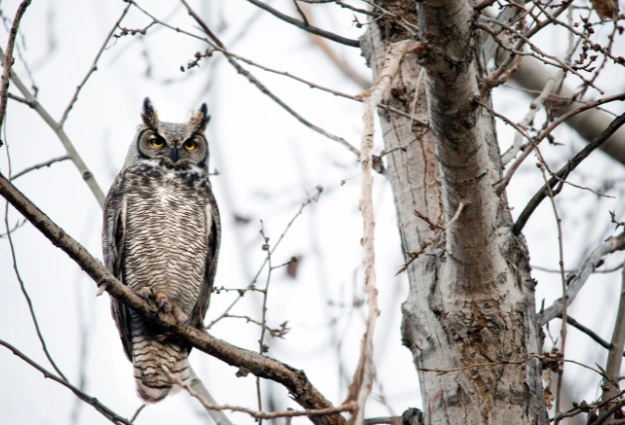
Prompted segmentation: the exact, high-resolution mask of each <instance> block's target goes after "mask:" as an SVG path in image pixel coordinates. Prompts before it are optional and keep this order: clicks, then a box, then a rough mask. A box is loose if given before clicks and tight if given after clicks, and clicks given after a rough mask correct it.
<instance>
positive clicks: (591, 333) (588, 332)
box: [558, 314, 625, 356]
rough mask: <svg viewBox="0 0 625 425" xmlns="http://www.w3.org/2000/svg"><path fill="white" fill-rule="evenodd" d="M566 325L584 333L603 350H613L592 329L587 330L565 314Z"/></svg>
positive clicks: (560, 317) (610, 345)
mask: <svg viewBox="0 0 625 425" xmlns="http://www.w3.org/2000/svg"><path fill="white" fill-rule="evenodd" d="M558 318H559V319H562V316H561V315H560V316H558ZM566 323H568V324H569V325H571V326H573V327H574V328H575V329H577V330H579V331H580V332H582V333H585V334H586V335H588V336H589V337H590V338H591V339H592V340H593V341H595V342H596V343H597V344H599V345H601V346H602V347H603V348H607V349H608V350H611V349H612V348H613V346H612V344H610V343H609V342H608V341H606V340H605V339H603V338H601V337H600V336H599V335H598V334H597V333H596V332H594V331H593V330H592V329H590V328H587V327H586V326H584V325H582V324H581V323H579V322H578V321H577V320H575V319H574V318H572V317H571V315H569V314H567V316H566ZM623 355H624V356H625V354H623Z"/></svg>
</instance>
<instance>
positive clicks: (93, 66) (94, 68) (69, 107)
mask: <svg viewBox="0 0 625 425" xmlns="http://www.w3.org/2000/svg"><path fill="white" fill-rule="evenodd" d="M130 6H132V4H131V3H128V5H127V6H126V7H125V8H124V10H123V11H122V14H121V16H120V17H119V19H118V20H117V22H115V24H114V25H113V28H111V30H110V31H109V33H108V34H107V35H106V38H105V39H104V43H102V46H101V47H100V50H98V54H97V55H96V56H95V59H93V63H92V64H91V66H90V67H89V71H87V74H86V75H85V77H84V78H83V79H82V81H81V82H80V84H78V86H77V87H76V91H75V92H74V95H73V96H72V99H71V100H70V101H69V104H68V105H67V107H66V108H65V111H63V115H62V116H61V119H60V120H59V124H60V125H61V126H63V125H64V124H65V121H66V120H67V116H68V115H69V112H70V111H71V110H72V108H73V107H74V103H76V100H78V94H79V93H80V90H81V89H82V88H83V87H84V85H85V84H86V83H87V80H88V79H89V77H91V74H93V73H94V72H95V71H97V69H98V61H99V60H100V56H102V52H104V49H105V48H106V44H107V43H108V42H109V40H110V39H111V36H112V35H113V33H114V32H115V30H116V29H117V28H118V27H119V25H120V24H121V22H122V20H123V19H124V17H125V16H126V13H128V9H130Z"/></svg>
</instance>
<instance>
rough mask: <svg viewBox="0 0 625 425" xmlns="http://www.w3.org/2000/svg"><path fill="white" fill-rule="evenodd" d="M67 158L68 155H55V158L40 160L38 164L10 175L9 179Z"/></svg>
mask: <svg viewBox="0 0 625 425" xmlns="http://www.w3.org/2000/svg"><path fill="white" fill-rule="evenodd" d="M68 159H70V157H69V156H68V155H63V156H57V157H55V158H52V159H49V160H47V161H44V162H41V163H39V164H35V165H32V166H30V167H28V168H25V169H23V170H22V171H20V172H19V173H16V174H14V175H13V176H11V180H15V179H17V178H19V177H22V176H23V175H24V174H27V173H30V172H31V171H34V170H38V169H40V168H43V167H49V166H51V165H52V164H55V163H57V162H63V161H66V160H68Z"/></svg>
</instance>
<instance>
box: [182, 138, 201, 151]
mask: <svg viewBox="0 0 625 425" xmlns="http://www.w3.org/2000/svg"><path fill="white" fill-rule="evenodd" d="M182 146H184V148H185V149H186V150H188V151H189V152H191V151H194V150H195V148H197V143H196V142H194V141H193V140H187V141H186V142H184V145H182Z"/></svg>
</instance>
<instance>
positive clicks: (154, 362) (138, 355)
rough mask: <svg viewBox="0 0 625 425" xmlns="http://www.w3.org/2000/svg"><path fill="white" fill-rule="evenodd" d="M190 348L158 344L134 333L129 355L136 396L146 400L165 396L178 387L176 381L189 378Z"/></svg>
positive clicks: (159, 398)
mask: <svg viewBox="0 0 625 425" xmlns="http://www.w3.org/2000/svg"><path fill="white" fill-rule="evenodd" d="M188 355H189V351H188V349H186V348H182V347H180V346H178V345H176V344H172V343H171V342H168V343H160V342H158V341H156V340H154V339H151V338H149V337H146V336H133V338H132V358H133V362H132V363H133V366H134V374H135V381H136V382H137V391H138V393H139V396H140V397H141V398H142V399H143V400H145V401H146V402H148V403H156V402H157V401H160V400H162V399H164V398H165V397H166V396H167V394H169V392H170V391H172V389H174V390H176V389H179V386H178V385H176V380H172V379H170V377H169V376H168V374H167V372H165V370H164V368H163V366H165V367H166V368H167V369H168V370H169V373H170V374H171V375H173V376H174V377H176V378H179V379H180V380H181V381H182V382H185V383H186V381H188V380H189V361H188Z"/></svg>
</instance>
